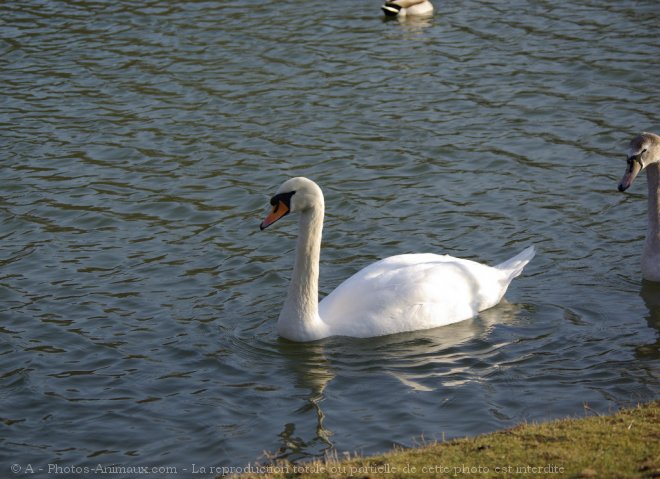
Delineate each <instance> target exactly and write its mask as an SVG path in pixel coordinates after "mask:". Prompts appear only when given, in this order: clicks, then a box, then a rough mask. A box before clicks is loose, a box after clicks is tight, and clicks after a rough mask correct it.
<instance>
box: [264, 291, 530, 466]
mask: <svg viewBox="0 0 660 479" xmlns="http://www.w3.org/2000/svg"><path fill="white" fill-rule="evenodd" d="M520 310H521V306H520V305H516V304H511V303H509V302H507V301H506V300H505V301H502V302H501V303H500V304H499V305H498V306H496V307H495V308H492V309H490V310H488V311H483V312H482V313H480V314H479V316H478V317H476V318H472V319H468V320H466V321H462V322H459V323H454V324H451V325H447V326H442V327H439V328H435V329H428V330H424V331H413V332H409V333H400V334H392V335H388V336H380V337H376V338H364V339H362V338H360V339H356V338H347V337H333V338H328V339H325V340H322V341H317V342H313V343H296V342H292V341H288V340H286V339H280V340H279V341H278V342H277V348H278V349H279V353H280V354H281V356H282V358H284V359H285V361H286V366H285V368H284V370H285V371H287V373H286V374H288V375H289V376H290V381H291V384H292V386H293V388H292V390H295V391H304V392H302V393H300V396H298V398H299V399H302V400H303V405H302V406H300V407H298V408H297V409H296V410H295V414H294V415H295V416H299V417H300V420H298V421H296V422H295V423H294V422H287V423H286V424H283V426H282V432H281V433H280V434H279V437H280V446H279V448H278V450H277V451H273V452H271V453H270V454H269V455H268V459H270V460H273V459H287V460H290V461H295V460H299V459H304V458H309V457H310V456H322V455H323V454H324V453H328V452H330V451H332V449H333V446H334V444H333V442H332V435H333V434H332V425H328V424H326V423H325V414H324V412H323V407H322V405H323V401H324V400H325V391H326V387H327V386H328V385H329V384H330V383H331V381H332V380H333V379H335V378H339V379H342V378H346V377H350V378H352V379H354V378H359V377H364V378H367V377H368V378H373V377H375V376H377V375H381V376H383V377H385V378H387V377H390V378H395V380H396V381H398V382H399V383H400V384H401V386H402V387H403V388H404V389H408V390H409V391H410V392H414V393H421V394H424V393H426V392H435V393H436V394H438V401H439V402H440V403H442V402H443V401H446V400H448V398H447V397H443V394H442V389H443V388H445V387H446V388H448V389H449V388H453V387H456V386H460V385H461V384H463V383H465V382H467V381H470V380H472V379H473V372H471V369H472V368H473V366H474V364H475V363H478V362H480V361H482V360H481V359H479V358H480V357H483V356H489V355H490V354H492V353H493V352H494V351H496V350H498V349H499V348H501V347H502V346H504V345H505V344H502V343H498V344H492V341H489V339H488V338H489V335H490V334H491V332H492V330H493V329H494V328H495V327H496V326H497V325H504V324H513V323H515V322H516V320H517V317H518V314H519V312H520ZM495 367H496V366H495ZM347 380H348V379H347ZM310 416H311V417H310Z"/></svg>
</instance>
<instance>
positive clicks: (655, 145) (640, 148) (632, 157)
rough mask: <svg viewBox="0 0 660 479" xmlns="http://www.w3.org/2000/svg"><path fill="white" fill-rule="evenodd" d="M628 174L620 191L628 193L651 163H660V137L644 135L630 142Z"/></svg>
mask: <svg viewBox="0 0 660 479" xmlns="http://www.w3.org/2000/svg"><path fill="white" fill-rule="evenodd" d="M626 162H627V163H628V166H626V172H625V174H624V175H623V178H621V182H619V191H626V190H627V189H628V188H630V185H632V182H633V180H634V179H635V178H636V177H637V175H638V174H639V172H640V171H642V170H643V169H644V168H646V167H647V166H649V165H650V164H651V163H656V162H660V136H658V135H655V134H653V133H642V134H641V135H638V136H636V137H635V138H633V139H632V140H630V147H629V148H628V156H627V158H626Z"/></svg>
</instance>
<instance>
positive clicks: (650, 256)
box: [642, 163, 660, 281]
mask: <svg viewBox="0 0 660 479" xmlns="http://www.w3.org/2000/svg"><path fill="white" fill-rule="evenodd" d="M646 178H647V182H648V189H649V192H648V230H647V232H646V244H645V245H644V253H643V254H642V276H643V277H644V278H645V279H648V280H650V281H660V163H651V164H650V165H649V166H647V167H646Z"/></svg>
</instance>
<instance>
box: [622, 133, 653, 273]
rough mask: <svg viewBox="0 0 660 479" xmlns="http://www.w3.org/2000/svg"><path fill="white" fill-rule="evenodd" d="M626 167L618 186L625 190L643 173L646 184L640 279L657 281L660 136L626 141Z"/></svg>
mask: <svg viewBox="0 0 660 479" xmlns="http://www.w3.org/2000/svg"><path fill="white" fill-rule="evenodd" d="M627 158H628V167H627V168H626V172H625V174H624V175H623V178H621V182H620V183H619V191H625V190H627V189H628V188H629V187H630V185H631V184H632V182H633V180H634V179H635V177H637V175H638V174H639V173H640V172H641V171H642V170H646V178H647V184H648V226H647V230H646V242H645V243H644V251H643V252H642V277H643V278H644V279H646V280H649V281H656V282H660V136H658V135H655V134H653V133H642V134H641V135H638V136H636V137H635V138H633V139H632V140H631V141H630V148H629V150H628V157H627Z"/></svg>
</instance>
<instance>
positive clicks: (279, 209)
mask: <svg viewBox="0 0 660 479" xmlns="http://www.w3.org/2000/svg"><path fill="white" fill-rule="evenodd" d="M288 212H289V208H288V207H287V206H286V205H285V204H284V202H283V201H278V202H277V204H276V205H273V211H271V212H270V214H269V215H268V216H266V218H265V219H264V220H263V221H262V222H261V225H259V228H260V229H261V230H265V229H266V228H268V227H269V226H270V225H272V224H273V223H275V222H276V221H277V220H279V219H280V218H281V217H282V216H284V215H286V214H287V213H288Z"/></svg>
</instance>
